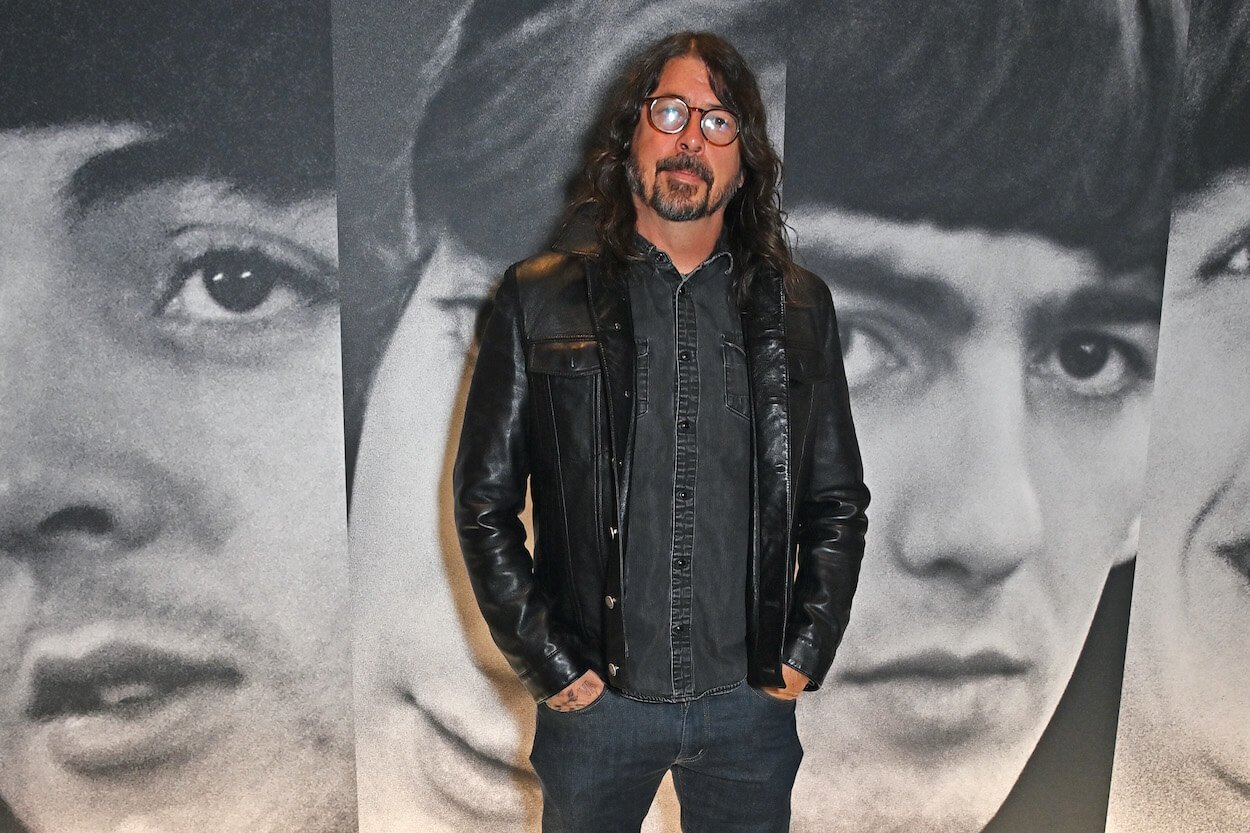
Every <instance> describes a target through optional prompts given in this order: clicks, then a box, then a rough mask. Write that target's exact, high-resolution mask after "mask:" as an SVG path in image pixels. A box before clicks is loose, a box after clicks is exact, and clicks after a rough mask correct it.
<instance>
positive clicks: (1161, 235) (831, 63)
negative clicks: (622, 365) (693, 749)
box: [335, 0, 1184, 833]
mask: <svg viewBox="0 0 1250 833" xmlns="http://www.w3.org/2000/svg"><path fill="white" fill-rule="evenodd" d="M930 6H934V7H933V8H930ZM1183 23H1184V21H1183V19H1182V15H1181V14H1180V13H1179V10H1178V8H1177V7H1176V6H1175V5H1174V4H1172V3H1167V2H1162V0H1159V2H1141V3H1138V2H1128V1H1127V0H1124V1H1121V0H1102V1H1101V2H1072V3H1046V4H1042V3H1037V2H1025V1H1024V0H1016V1H1015V2H1007V3H990V2H977V1H974V0H965V2H956V3H947V4H928V3H898V4H890V5H888V6H886V5H882V4H879V3H843V4H837V5H828V6H823V5H822V6H821V7H820V8H819V9H813V8H810V7H807V6H804V5H802V4H792V3H782V2H775V3H749V4H748V3H741V4H733V3H731V4H725V3H716V4H712V3H697V2H685V3H664V4H661V3H654V2H633V3H621V4H611V5H607V4H603V3H567V2H566V3H553V2H528V3H503V2H466V3H463V4H459V5H451V6H449V5H446V4H433V3H429V2H416V0H413V2H409V3H406V4H381V3H378V4H369V3H364V4H362V3H357V2H353V3H350V4H349V3H346V2H344V3H341V4H340V5H339V6H337V7H336V24H338V25H337V28H336V43H335V47H336V53H335V58H336V81H337V88H336V95H337V101H338V102H339V104H338V112H339V126H338V141H339V147H338V152H339V158H340V160H341V170H347V169H348V167H349V166H351V167H352V169H353V170H357V171H360V172H361V173H362V175H363V176H364V177H365V179H364V180H363V181H362V182H355V181H353V182H351V183H350V184H349V183H344V186H343V188H344V191H345V192H346V190H349V189H351V190H354V191H356V192H357V194H358V201H357V198H355V197H354V198H353V200H352V204H351V205H350V206H349V205H348V204H347V203H346V202H345V203H344V207H343V212H342V218H341V222H342V236H343V251H344V269H345V272H346V273H348V274H349V275H351V277H350V278H349V279H348V280H347V281H346V284H347V285H346V287H345V294H344V302H343V303H344V342H345V343H344V352H345V356H346V359H345V373H346V379H345V384H346V388H347V391H348V402H349V407H348V414H347V424H348V447H349V449H352V450H353V454H352V455H350V456H351V458H352V459H351V462H352V464H353V465H354V473H353V477H352V481H351V489H352V507H351V530H352V531H351V539H352V562H353V581H354V583H353V588H354V589H353V599H354V605H355V615H356V620H355V621H356V654H355V659H354V665H355V671H356V683H357V688H356V708H357V711H356V721H357V730H358V735H357V738H358V745H357V755H358V765H359V766H358V777H359V785H360V786H359V789H360V808H361V823H362V828H363V829H365V830H370V831H373V830H376V831H426V830H431V831H468V830H475V831H476V830H487V831H525V830H536V829H538V819H539V812H540V796H539V793H538V788H537V782H536V780H535V777H534V775H533V773H532V771H531V770H530V768H529V765H528V763H527V755H528V752H529V742H530V739H531V737H532V731H533V721H534V714H535V711H534V710H535V704H534V703H533V700H532V699H531V698H530V697H529V695H528V694H527V693H526V692H525V691H524V689H523V688H522V686H521V685H520V683H519V682H518V681H517V680H516V678H515V676H514V675H513V673H512V672H511V670H510V669H509V668H508V666H507V665H506V663H505V662H504V661H503V658H502V657H501V656H500V655H499V652H498V650H497V649H496V648H495V646H494V645H493V643H492V642H491V640H490V638H489V635H488V634H487V632H486V629H485V626H484V624H483V623H482V621H481V616H480V613H479V612H478V610H477V606H476V604H475V602H474V600H473V597H472V594H471V591H470V589H469V585H468V579H467V576H466V575H465V571H464V566H463V562H462V560H461V557H460V553H459V547H458V544H457V542H456V535H455V529H454V523H453V520H452V513H451V501H450V485H451V463H452V458H453V456H454V453H455V448H456V446H457V442H458V436H457V434H458V425H459V417H460V412H461V408H462V405H463V396H464V393H465V387H466V379H467V376H466V374H467V371H468V370H469V367H470V365H471V363H472V353H473V341H474V335H475V330H476V328H477V327H478V326H480V323H481V321H482V319H483V314H484V306H485V305H486V303H487V302H488V299H489V296H490V293H491V290H492V289H493V286H494V284H495V283H496V282H497V281H498V279H499V277H500V276H501V275H502V272H503V269H504V268H505V267H506V266H507V265H508V264H509V263H511V262H514V261H516V260H519V259H521V258H523V257H526V256H528V255H531V254H534V253H536V252H539V251H541V250H543V248H545V246H546V245H547V243H548V242H549V241H550V239H551V237H552V234H553V233H554V231H556V230H557V229H558V227H559V224H560V221H561V219H562V217H563V207H564V203H565V200H566V198H567V193H568V186H569V183H570V181H571V179H572V177H573V176H574V174H575V173H576V171H577V168H578V165H579V161H580V159H579V156H580V151H581V150H582V148H583V146H584V143H585V141H586V139H587V131H588V130H589V129H590V126H591V125H592V123H593V121H594V116H595V111H596V108H597V107H598V106H600V101H601V97H602V95H603V92H604V85H605V83H606V82H607V81H608V80H609V79H610V78H611V76H612V71H613V69H614V68H615V67H617V66H619V64H620V62H621V61H622V60H623V59H624V58H625V57H626V56H628V55H630V54H632V53H634V52H636V51H638V50H640V49H641V48H642V46H644V45H645V44H647V43H650V42H651V41H653V40H655V39H657V38H658V37H659V36H661V35H662V34H665V33H668V32H671V31H675V30H679V29H682V28H689V29H710V30H712V31H716V32H718V33H721V34H723V35H725V36H726V37H728V38H729V39H730V40H731V41H732V42H734V43H735V44H736V45H737V46H738V47H739V48H740V49H741V50H742V51H743V53H744V54H745V55H746V56H747V58H748V60H750V61H751V62H752V63H753V65H754V66H755V68H756V70H757V72H758V73H759V75H760V77H761V79H762V82H763V86H764V88H765V89H764V93H765V96H766V98H767V99H768V100H769V102H770V104H771V110H770V114H769V116H770V124H769V132H770V135H771V136H772V137H773V139H774V142H776V143H777V145H778V148H779V150H781V151H782V152H783V156H784V158H785V164H786V180H785V186H784V202H785V207H786V208H787V210H788V211H789V212H790V221H791V225H792V226H793V231H794V242H795V245H796V250H797V252H798V255H799V257H800V259H801V261H802V262H803V263H804V264H805V265H807V266H809V267H810V268H812V269H813V270H814V271H816V272H817V273H818V274H820V275H821V276H822V277H824V278H825V280H826V281H827V282H828V283H829V284H830V287H831V289H832V290H833V292H834V298H835V302H836V303H837V305H838V311H839V319H840V321H841V327H842V338H843V350H844V355H845V361H846V365H847V371H848V375H853V376H854V378H853V379H852V382H851V384H852V390H851V395H852V404H853V407H854V409H855V414H856V417H857V427H858V432H859V434H860V442H861V445H862V447H863V451H864V454H863V456H864V465H865V471H866V476H867V478H868V482H869V486H870V487H871V488H872V489H873V492H874V495H875V496H876V497H875V499H874V503H873V506H872V508H871V509H870V510H869V514H870V518H871V523H870V532H869V536H868V539H869V546H868V552H867V555H866V558H865V561H864V567H863V572H862V575H861V579H860V581H861V587H860V594H859V596H858V597H857V600H856V603H855V610H854V612H853V614H852V619H851V626H850V628H849V629H848V633H847V637H846V641H845V643H844V645H843V648H842V652H841V654H840V655H839V657H838V659H837V660H836V661H835V664H834V673H833V674H832V675H831V678H830V680H829V682H828V684H827V685H826V686H825V687H824V689H823V690H822V691H819V692H815V693H813V694H809V695H805V696H804V698H803V700H802V702H800V704H799V709H798V714H799V722H800V732H801V736H802V738H803V740H804V744H805V747H806V759H805V763H804V766H803V769H802V770H801V771H800V780H799V783H798V785H797V787H796V791H795V794H794V811H795V820H794V829H795V830H798V831H840V830H845V831H861V830H888V829H923V830H933V831H945V832H946V833H956V832H957V831H968V833H977V831H989V833H992V832H993V831H1048V830H1053V831H1101V830H1102V828H1103V822H1104V817H1105V812H1106V805H1107V790H1108V785H1109V782H1110V777H1111V760H1112V748H1113V743H1114V738H1115V720H1116V713H1117V709H1118V698H1119V689H1120V680H1121V677H1120V672H1121V669H1122V665H1121V662H1122V658H1123V651H1124V638H1125V637H1124V634H1125V630H1126V627H1127V617H1128V597H1129V593H1130V592H1131V586H1132V570H1133V560H1134V557H1135V555H1136V550H1137V537H1138V530H1139V524H1140V512H1139V505H1140V496H1141V491H1142V477H1143V472H1144V460H1145V451H1146V439H1147V431H1148V425H1149V417H1150V394H1151V389H1152V386H1153V378H1154V373H1153V366H1154V356H1155V350H1156V341H1157V337H1158V322H1159V308H1160V304H1161V298H1162V293H1163V266H1164V252H1165V247H1166V243H1167V226H1168V207H1169V199H1170V192H1169V186H1170V169H1169V159H1170V157H1169V154H1170V150H1171V147H1170V140H1171V125H1170V122H1169V118H1170V109H1169V105H1170V103H1171V101H1172V98H1173V95H1172V91H1173V87H1174V85H1175V76H1176V73H1177V66H1178V60H1179V51H1180V47H1181V44H1182V41H1183V39H1182V35H1181V30H1182V27H1183ZM345 32H346V33H347V34H346V35H345V34H344V33H345ZM349 109H351V110H352V111H353V112H358V113H360V114H361V116H362V117H361V118H360V119H359V120H355V119H353V120H347V119H344V118H343V113H344V112H346V111H348V110H349ZM356 449H358V451H357V450H356ZM1058 795H1062V796H1063V800H1062V801H1056V800H1055V797H1056V796H1058ZM677 826H678V821H677V815H676V811H675V807H674V806H673V804H672V800H671V794H670V793H668V792H666V791H662V792H661V796H660V799H659V800H658V801H657V806H656V807H655V808H654V810H653V813H652V815H651V816H650V817H649V818H648V821H647V827H646V829H647V830H649V831H667V830H676V829H677Z"/></svg>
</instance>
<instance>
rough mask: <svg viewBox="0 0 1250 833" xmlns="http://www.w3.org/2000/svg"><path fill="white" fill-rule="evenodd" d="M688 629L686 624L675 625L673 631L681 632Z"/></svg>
mask: <svg viewBox="0 0 1250 833" xmlns="http://www.w3.org/2000/svg"><path fill="white" fill-rule="evenodd" d="M685 629H686V626H685V625H673V633H681V632H682V631H684V630H685Z"/></svg>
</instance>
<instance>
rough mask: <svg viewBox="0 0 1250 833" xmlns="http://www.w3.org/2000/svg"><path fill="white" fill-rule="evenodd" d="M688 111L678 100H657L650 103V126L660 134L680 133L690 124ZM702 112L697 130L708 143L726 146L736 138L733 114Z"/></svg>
mask: <svg viewBox="0 0 1250 833" xmlns="http://www.w3.org/2000/svg"><path fill="white" fill-rule="evenodd" d="M690 109H691V108H690V106H689V105H687V104H686V102H684V101H682V100H681V99H680V98H676V97H670V96H666V97H664V98H657V99H655V100H654V101H652V102H651V109H650V111H649V112H650V117H651V124H652V125H653V126H654V127H655V129H656V130H658V131H660V132H661V133H680V132H681V131H682V130H684V129H685V128H686V125H687V124H688V123H689V122H690ZM695 109H698V108H695ZM702 112H703V117H702V118H701V119H699V128H700V130H702V131H703V137H704V138H705V139H707V140H708V141H709V142H711V143H712V144H714V145H727V144H729V143H730V142H732V141H733V140H734V138H735V137H737V135H738V120H737V119H736V118H734V115H733V113H730V112H729V111H728V110H721V109H713V110H706V111H702Z"/></svg>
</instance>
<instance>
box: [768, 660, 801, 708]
mask: <svg viewBox="0 0 1250 833" xmlns="http://www.w3.org/2000/svg"><path fill="white" fill-rule="evenodd" d="M781 678H782V679H783V680H785V681H786V687H785V688H773V687H771V686H761V687H760V691H763V692H766V693H767V694H768V695H769V696H772V697H776V698H777V699H778V700H797V699H799V695H800V694H802V693H803V692H804V690H805V689H806V688H807V683H808V678H807V675H806V674H804V673H803V672H802V671H796V670H795V669H793V668H791V667H790V666H788V665H784V664H783V665H782V666H781Z"/></svg>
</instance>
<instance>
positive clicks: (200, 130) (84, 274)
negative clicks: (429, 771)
mask: <svg viewBox="0 0 1250 833" xmlns="http://www.w3.org/2000/svg"><path fill="white" fill-rule="evenodd" d="M0 77H3V79H4V80H3V83H2V84H0V318H2V323H0V333H2V335H0V798H2V799H3V807H4V809H3V810H2V811H0V816H3V817H4V818H3V820H2V821H0V827H3V828H4V829H5V830H6V831H8V830H19V831H25V832H26V833H69V832H70V831H73V833H157V831H159V833H203V831H216V833H345V831H350V830H354V829H355V827H356V803H355V795H354V776H353V763H354V761H353V753H352V745H353V736H352V730H351V721H350V706H351V696H350V695H351V684H350V662H349V657H350V653H349V652H350V639H349V633H350V620H349V603H350V600H349V596H348V592H347V557H346V517H345V505H344V489H343V479H344V475H343V440H342V437H343V433H342V418H341V407H342V406H341V402H342V397H341V373H340V347H339V335H338V333H339V325H338V298H337V288H336V274H337V241H336V234H337V231H336V216H335V214H336V206H335V195H334V149H333V112H332V96H331V81H332V79H331V55H330V29H329V8H328V3H324V2H321V0H265V2H256V0H195V2H187V1H186V0H160V2H114V0H92V2H63V1H62V0H39V2H5V3H4V5H3V13H2V15H0Z"/></svg>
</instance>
